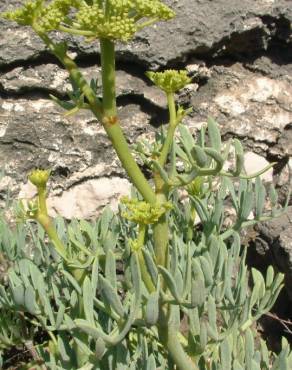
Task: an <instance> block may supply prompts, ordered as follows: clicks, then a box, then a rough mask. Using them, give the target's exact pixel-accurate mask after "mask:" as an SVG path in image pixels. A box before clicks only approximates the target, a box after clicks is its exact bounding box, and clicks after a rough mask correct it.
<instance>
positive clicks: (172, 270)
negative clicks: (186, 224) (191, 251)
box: [170, 234, 179, 275]
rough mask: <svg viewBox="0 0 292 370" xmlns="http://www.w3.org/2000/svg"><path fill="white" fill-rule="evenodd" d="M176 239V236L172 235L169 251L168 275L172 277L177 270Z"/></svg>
mask: <svg viewBox="0 0 292 370" xmlns="http://www.w3.org/2000/svg"><path fill="white" fill-rule="evenodd" d="M178 243H179V242H178V237H177V235H176V234H174V237H173V243H172V245H171V249H170V254H171V258H170V273H171V274H172V275H175V273H176V271H177V269H178Z"/></svg>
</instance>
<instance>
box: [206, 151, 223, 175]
mask: <svg viewBox="0 0 292 370" xmlns="http://www.w3.org/2000/svg"><path fill="white" fill-rule="evenodd" d="M205 152H206V153H207V154H208V156H210V157H211V158H212V159H214V161H215V162H216V169H217V171H218V172H219V171H220V170H221V169H222V167H223V164H224V158H223V157H222V155H221V154H220V151H218V150H215V149H213V148H205Z"/></svg>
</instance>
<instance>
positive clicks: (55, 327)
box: [0, 0, 292, 370]
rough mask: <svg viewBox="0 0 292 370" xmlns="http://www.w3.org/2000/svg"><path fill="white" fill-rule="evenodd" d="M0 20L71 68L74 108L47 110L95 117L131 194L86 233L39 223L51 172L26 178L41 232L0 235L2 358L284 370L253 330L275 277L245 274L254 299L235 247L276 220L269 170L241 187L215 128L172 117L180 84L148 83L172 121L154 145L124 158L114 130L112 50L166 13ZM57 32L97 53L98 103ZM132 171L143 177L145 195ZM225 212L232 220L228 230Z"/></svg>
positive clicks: (101, 4) (272, 294)
mask: <svg viewBox="0 0 292 370" xmlns="http://www.w3.org/2000/svg"><path fill="white" fill-rule="evenodd" d="M2 16H4V17H5V18H6V19H9V20H12V21H16V22H18V23H19V24H21V25H26V26H30V27H31V28H32V29H33V30H34V31H35V32H36V34H37V35H38V36H39V37H40V38H41V39H42V40H43V42H44V43H45V44H46V46H47V47H48V49H49V50H50V51H51V52H52V53H53V54H54V55H55V56H56V58H57V59H58V60H59V62H60V63H61V64H62V65H63V66H64V67H65V68H66V70H67V71H68V74H69V76H70V80H71V81H72V87H73V91H72V92H70V93H69V98H70V99H71V100H69V101H60V100H59V99H58V98H56V97H52V98H53V100H54V101H55V102H56V103H58V104H59V105H60V106H61V107H62V108H64V109H66V110H67V111H68V112H67V113H66V114H74V113H77V112H78V110H80V109H89V110H90V111H91V112H92V114H93V115H94V116H95V117H96V119H97V124H100V125H102V126H103V128H104V129H105V131H106V133H107V135H108V137H109V139H110V141H111V143H112V146H113V148H114V149H115V151H116V153H117V156H118V157H119V159H120V162H121V164H122V166H123V168H124V169H125V171H126V173H127V175H128V177H129V179H130V180H131V182H132V184H133V192H132V197H131V198H128V197H126V198H123V199H122V200H121V205H120V211H119V213H118V214H114V213H113V212H112V211H111V210H110V209H108V208H106V209H105V210H104V212H103V213H102V215H101V216H100V217H99V218H98V219H97V220H96V221H95V222H91V223H89V222H87V221H85V220H80V221H77V220H74V221H72V222H70V223H68V224H66V223H65V222H64V221H63V220H62V219H61V218H57V219H55V220H52V219H51V217H50V216H49V215H48V211H47V205H46V197H47V191H48V190H47V182H48V181H49V176H50V171H46V170H35V171H32V172H31V173H30V174H29V177H28V178H29V181H30V182H31V183H32V184H34V185H35V186H36V188H37V197H36V199H33V200H30V201H29V202H22V203H21V204H20V205H19V206H18V210H17V214H18V216H19V218H21V219H22V220H27V221H33V222H34V221H37V224H36V225H37V227H36V228H33V227H32V224H31V222H28V223H27V225H26V226H25V227H23V226H21V227H20V228H19V229H18V230H17V232H16V233H12V232H11V231H10V230H9V228H8V226H7V225H6V224H5V223H4V222H1V224H0V228H1V235H0V253H1V254H0V256H1V255H3V256H4V257H5V259H6V260H8V261H9V263H10V264H12V267H10V268H9V269H8V272H7V276H6V277H5V278H3V282H2V285H1V286H0V313H1V315H0V322H1V328H0V356H1V352H2V354H3V353H4V354H5V349H7V348H9V347H11V346H12V345H13V344H19V343H23V344H24V345H26V346H27V347H29V346H30V347H29V348H30V351H31V354H32V356H33V358H34V360H33V361H32V363H31V364H30V365H28V368H29V366H31V368H32V367H33V368H38V367H39V368H48V369H102V370H107V369H111V370H113V369H118V370H121V369H138V368H142V369H147V370H152V369H180V370H191V369H212V370H217V369H218V370H219V369H220V370H228V369H236V370H240V369H247V370H253V369H270V368H272V369H288V368H289V366H291V361H292V355H291V353H290V348H289V346H288V343H287V341H286V340H285V339H284V340H283V349H282V351H281V353H280V354H279V355H278V356H277V355H275V354H273V353H271V352H270V351H269V350H268V348H267V346H266V344H265V342H264V341H263V340H262V339H259V338H257V333H256V327H255V323H256V321H257V320H258V319H259V317H261V316H262V315H263V314H264V313H266V312H267V311H269V309H270V308H271V307H272V306H273V304H274V302H275V300H276V298H277V296H278V294H279V292H280V290H281V288H282V285H283V284H282V283H283V275H282V274H280V273H277V274H275V272H274V270H273V268H272V267H269V268H268V270H267V272H266V277H265V278H264V277H263V276H262V274H261V273H260V272H259V271H257V270H256V269H252V271H251V274H250V275H251V277H252V281H253V284H252V287H249V273H248V270H247V267H246V263H245V256H246V250H245V249H242V247H241V243H240V230H241V229H242V228H243V227H246V226H249V225H253V224H255V223H257V222H259V221H263V220H264V221H267V220H269V219H270V218H272V217H275V216H277V215H279V214H280V213H281V212H283V210H284V209H285V207H283V208H281V207H280V206H279V205H278V202H277V195H276V193H275V190H274V189H273V187H271V189H270V192H269V194H268V193H267V192H266V189H265V186H264V185H263V183H262V181H261V179H260V177H259V176H260V175H261V174H262V173H263V172H265V171H266V170H267V169H268V168H270V166H269V167H268V168H265V169H263V170H262V171H260V172H259V173H257V174H252V175H249V176H248V175H246V173H245V170H244V153H243V148H242V145H241V143H240V141H239V140H237V139H234V140H230V141H229V142H227V143H223V142H222V141H221V136H220V132H219V129H218V125H217V124H216V122H215V121H214V120H213V119H211V118H210V119H209V120H208V124H207V125H206V127H202V128H201V130H200V132H199V134H198V135H197V138H194V137H193V136H192V134H191V133H190V132H189V130H188V128H187V127H186V126H184V125H183V123H182V121H183V119H184V117H185V116H186V115H187V114H188V113H189V112H190V110H189V109H184V108H182V107H180V106H177V105H176V103H175V93H176V92H177V91H179V90H180V89H182V88H183V87H184V86H186V84H188V83H189V82H190V78H189V77H188V75H187V73H186V71H174V70H167V71H165V72H148V73H147V75H148V77H149V78H150V80H151V81H152V82H153V83H154V84H155V85H156V86H157V87H158V88H160V89H162V90H163V91H164V92H165V94H166V97H167V102H168V109H169V124H168V125H167V128H166V129H162V130H161V131H160V132H159V133H157V135H156V141H155V142H154V143H150V142H147V141H141V142H138V143H137V144H136V145H135V147H134V148H133V149H132V150H131V149H130V148H129V146H128V143H127V140H126V138H125V136H124V134H123V131H122V129H121V126H120V124H119V117H118V115H117V108H116V93H115V91H116V88H115V44H116V43H117V42H127V41H129V40H131V39H132V38H133V37H134V36H135V33H136V32H138V31H139V30H140V29H142V28H144V27H146V26H150V25H151V24H153V23H155V22H157V21H167V20H169V19H171V18H173V17H174V12H173V11H172V10H171V9H170V8H169V7H168V6H166V5H165V4H163V3H162V2H161V1H159V0H148V1H146V0H115V1H114V0H91V1H90V0H53V1H44V0H36V1H28V2H26V3H25V4H24V5H23V7H22V8H19V9H17V10H14V11H11V12H7V13H4V14H2ZM54 31H58V32H65V33H69V34H71V35H78V36H83V37H84V38H85V39H86V41H88V42H99V43H100V56H101V71H102V72H101V75H102V98H100V97H99V94H98V92H97V82H96V81H94V80H92V81H90V82H88V81H87V80H86V79H85V78H84V77H83V75H82V73H81V71H80V70H79V68H78V66H77V65H76V63H75V61H74V60H73V59H72V58H71V57H70V56H69V54H68V53H67V49H68V45H67V43H66V42H56V41H55V39H54V36H55V32H54ZM232 156H234V157H235V159H234V163H233V166H231V167H230V166H229V169H226V168H227V166H225V164H226V162H227V161H229V160H230V157H232ZM138 163H143V164H144V165H145V166H147V167H148V168H149V169H150V171H151V173H152V178H151V181H148V180H147V179H146V177H145V176H144V174H143V172H142V171H141V169H140V167H139V166H138ZM183 194H184V196H183ZM266 198H269V204H270V205H269V207H267V206H266ZM230 210H231V211H233V214H235V217H234V219H231V220H230V222H231V224H229V225H228V227H227V223H226V218H227V214H228V212H229V213H232V212H230ZM196 221H198V222H196ZM47 237H48V239H47ZM32 245H33V248H31V246H32ZM16 327H19V328H20V327H22V329H21V332H22V333H23V335H19V332H17V330H15V328H16ZM19 331H20V330H19ZM40 333H41V334H42V335H41V337H42V338H43V339H42V340H37V339H36V338H38V337H40ZM32 347H33V348H32ZM32 349H33V350H32ZM0 358H1V357H0ZM3 359H4V360H5V355H3V356H2V361H3ZM4 365H5V364H4Z"/></svg>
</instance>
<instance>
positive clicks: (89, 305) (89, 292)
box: [83, 276, 94, 325]
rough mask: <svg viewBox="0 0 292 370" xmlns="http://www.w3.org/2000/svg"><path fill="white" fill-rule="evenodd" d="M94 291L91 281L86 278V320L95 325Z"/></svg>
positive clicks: (84, 305)
mask: <svg viewBox="0 0 292 370" xmlns="http://www.w3.org/2000/svg"><path fill="white" fill-rule="evenodd" d="M93 298H94V294H93V289H92V285H91V281H90V279H89V277H88V276H86V277H85V279H84V282H83V307H84V314H85V319H86V320H87V321H88V322H90V323H91V324H92V325H94V314H93Z"/></svg>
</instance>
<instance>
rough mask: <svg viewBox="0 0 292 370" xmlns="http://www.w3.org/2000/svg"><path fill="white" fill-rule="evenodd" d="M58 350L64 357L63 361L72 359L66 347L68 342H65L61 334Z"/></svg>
mask: <svg viewBox="0 0 292 370" xmlns="http://www.w3.org/2000/svg"><path fill="white" fill-rule="evenodd" d="M57 341H58V352H59V354H60V355H61V357H62V360H63V361H69V360H70V353H68V348H66V347H67V346H66V344H65V342H64V338H63V337H62V336H61V335H58V339H57Z"/></svg>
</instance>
